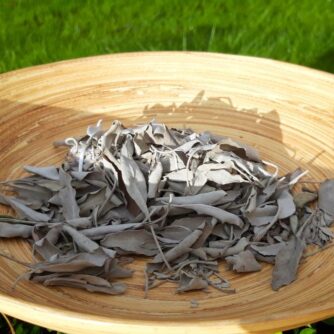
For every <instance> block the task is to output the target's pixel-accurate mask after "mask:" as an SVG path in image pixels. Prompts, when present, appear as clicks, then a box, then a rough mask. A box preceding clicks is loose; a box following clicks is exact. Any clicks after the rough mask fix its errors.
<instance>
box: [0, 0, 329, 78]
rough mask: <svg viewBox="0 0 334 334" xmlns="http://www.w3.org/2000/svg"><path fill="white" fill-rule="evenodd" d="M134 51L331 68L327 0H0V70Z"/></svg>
mask: <svg viewBox="0 0 334 334" xmlns="http://www.w3.org/2000/svg"><path fill="white" fill-rule="evenodd" d="M138 50H143V51H144V50H201V51H213V52H225V53H235V54H244V55H254V56H260V57H269V58H274V59H281V60H285V61H289V62H293V63H298V64H304V65H307V66H311V67H315V68H319V69H323V70H327V71H330V72H334V61H333V60H334V1H333V0H316V1H315V0H298V1H296V0H271V1H270V0H224V1H220V0H211V1H203V0H202V1H200V0H182V1H180V0H168V1H167V0H150V1H149V0H131V1H122V0H110V1H102V0H91V1H89V0H72V1H70V0H45V1H43V0H0V72H5V71H9V70H12V69H16V68H20V67H25V66H30V65H35V64H41V63H47V62H52V61H57V60H61V59H69V58H76V57H83V56H89V55H97V54H106V53H111V52H125V51H138Z"/></svg>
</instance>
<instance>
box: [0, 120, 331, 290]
mask: <svg viewBox="0 0 334 334" xmlns="http://www.w3.org/2000/svg"><path fill="white" fill-rule="evenodd" d="M56 145H57V146H59V145H65V146H68V147H69V151H68V154H67V156H66V159H65V161H64V162H63V164H62V165H61V166H60V167H59V168H58V167H53V166H51V167H33V166H26V167H25V170H26V171H27V172H29V173H31V176H28V177H25V178H22V179H18V180H11V181H5V182H2V185H3V187H5V189H7V190H10V191H11V192H12V193H14V194H15V196H9V195H1V194H0V203H2V204H5V205H9V206H11V207H12V208H13V209H14V210H15V212H16V214H17V218H14V217H8V216H1V217H0V237H2V238H13V237H22V238H27V239H28V240H29V241H30V242H31V244H32V249H33V252H34V254H38V255H39V257H40V258H41V259H42V260H41V261H40V262H37V263H35V264H30V265H27V266H28V267H29V270H28V272H27V274H26V278H28V279H30V280H32V281H35V282H40V283H43V284H45V285H62V286H71V287H77V288H82V289H86V290H88V291H92V292H102V293H108V294H120V293H123V292H124V291H125V289H126V286H125V285H124V284H122V283H119V282H117V281H116V280H117V279H118V278H122V277H129V276H131V275H132V271H131V270H129V269H126V268H125V267H123V266H122V265H121V264H122V263H124V262H126V258H125V257H124V256H126V255H141V256H148V257H151V259H150V261H149V262H148V264H147V267H146V270H145V276H146V283H145V289H146V290H147V289H150V288H153V287H155V286H158V285H160V284H161V283H163V282H170V281H173V282H176V283H177V284H178V288H177V292H179V293H181V292H186V291H191V290H202V289H207V288H208V287H209V286H212V287H214V288H216V289H218V290H221V291H223V292H226V293H230V292H233V291H234V290H233V289H231V287H230V285H229V282H228V281H227V280H225V279H224V278H223V277H222V276H221V275H220V274H219V272H218V261H219V260H221V259H224V260H225V261H226V263H227V264H228V265H229V267H230V269H231V270H234V271H236V272H241V273H245V272H254V271H259V270H261V264H260V262H267V263H272V264H274V269H273V279H272V288H273V289H274V290H277V289H279V288H280V287H282V286H284V285H287V284H289V283H291V282H292V281H294V280H295V278H296V273H297V269H298V265H299V262H300V260H301V258H302V256H303V252H304V250H305V247H306V246H307V245H309V244H316V245H318V246H320V247H322V246H324V245H325V244H326V243H327V242H328V241H329V240H331V238H332V237H333V234H332V232H331V230H330V229H329V226H330V225H331V223H332V222H333V220H334V180H326V181H324V182H323V183H322V184H321V185H320V188H319V191H318V192H317V193H315V192H311V191H303V192H299V193H297V194H295V195H293V194H292V191H291V190H292V188H293V186H294V185H295V184H296V183H297V182H298V181H299V179H300V178H301V177H302V176H303V175H304V174H305V173H303V172H302V171H301V170H299V169H297V170H295V171H294V172H292V173H290V174H287V175H285V176H283V177H279V176H278V172H277V168H276V172H275V173H270V172H268V170H267V168H266V167H267V165H270V166H272V167H273V166H274V165H273V164H270V163H268V162H265V161H262V160H261V159H260V157H259V154H258V152H257V151H256V150H255V149H253V148H251V147H248V146H247V145H244V144H241V143H239V142H236V141H234V140H232V139H230V138H226V137H220V136H216V135H213V134H211V133H208V132H203V133H200V134H198V133H195V132H193V131H192V130H191V129H182V130H178V129H173V128H171V129H169V128H168V127H166V125H164V124H160V123H157V122H155V121H152V122H150V123H149V124H144V125H141V126H137V127H134V128H125V127H123V126H122V124H121V123H120V122H118V121H115V122H113V123H112V125H111V127H110V128H109V129H108V130H107V131H104V130H103V129H102V125H101V121H99V122H98V123H97V125H96V126H89V127H88V130H87V134H86V135H85V136H83V137H82V138H79V139H78V138H67V139H66V140H64V141H61V142H57V143H56ZM274 167H275V166H274ZM6 193H7V194H8V192H6ZM316 200H318V201H317V205H316V206H314V205H313V206H309V203H312V202H315V201H316Z"/></svg>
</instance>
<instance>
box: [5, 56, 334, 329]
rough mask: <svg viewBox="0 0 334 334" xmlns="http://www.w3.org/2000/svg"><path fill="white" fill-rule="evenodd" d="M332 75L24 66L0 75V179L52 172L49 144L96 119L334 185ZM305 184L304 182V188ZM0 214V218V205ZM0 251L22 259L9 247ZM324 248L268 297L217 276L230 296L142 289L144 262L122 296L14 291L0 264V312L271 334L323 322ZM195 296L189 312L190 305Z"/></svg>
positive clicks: (327, 272)
mask: <svg viewBox="0 0 334 334" xmlns="http://www.w3.org/2000/svg"><path fill="white" fill-rule="evenodd" d="M333 90H334V76H333V75H330V74H326V73H323V72H319V71H315V70H311V69H307V68H304V67H300V66H295V65H290V64H285V63H281V62H277V61H272V60H266V59H259V58H250V57H240V56H229V55H220V54H210V53H189V52H162V53H130V54H116V55H111V56H100V57H92V58H83V59H78V60H71V61H64V62H59V63H54V64H48V65H43V66H37V67H31V68H27V69H23V70H18V71H14V72H10V73H6V74H3V75H1V76H0V149H1V151H0V152H1V153H0V158H1V159H0V167H1V168H0V179H1V180H4V179H10V178H14V177H18V176H22V175H24V173H23V172H22V166H23V165H24V164H36V165H46V164H53V163H59V162H60V161H61V160H62V158H63V156H64V150H63V149H55V148H53V147H52V145H51V143H52V141H54V140H56V139H62V138H64V137H67V136H69V135H76V134H81V133H82V132H83V131H85V128H86V126H87V125H89V124H92V123H95V122H96V121H97V120H98V119H100V118H101V119H103V120H104V121H105V126H106V127H107V126H108V125H109V124H110V122H111V121H112V120H114V119H119V120H121V121H122V122H124V123H125V124H126V125H133V124H136V123H141V122H147V121H149V120H151V119H152V118H156V119H158V120H160V121H162V122H166V123H167V124H168V125H170V126H174V127H183V126H186V127H192V128H194V129H196V130H210V131H213V132H215V133H218V134H224V135H227V136H231V137H233V138H235V139H239V140H242V141H243V142H246V143H248V144H251V145H254V146H256V147H257V148H258V149H259V150H260V152H261V153H262V157H263V158H264V159H266V160H269V161H274V162H277V163H278V164H279V166H280V170H281V172H282V173H283V172H286V171H288V170H292V169H294V168H296V167H297V166H301V167H302V168H304V169H308V170H309V178H310V179H314V180H322V179H323V178H325V177H334V132H333V124H334V123H333V122H334V94H333ZM310 186H311V185H310ZM1 212H6V209H5V208H4V207H2V208H1ZM0 250H1V252H6V253H8V254H11V255H12V256H14V257H16V258H18V259H20V260H23V261H30V260H31V256H30V247H29V245H28V244H27V243H25V242H23V241H20V240H9V241H4V240H1V241H0ZM333 255H334V247H332V248H329V249H327V250H326V251H324V252H322V253H320V254H317V255H316V256H314V257H310V258H307V259H306V261H305V262H304V263H303V264H302V266H301V269H300V271H299V274H298V280H297V281H296V282H295V283H293V284H291V285H290V286H288V287H285V288H283V289H281V291H279V292H274V291H272V290H271V288H270V279H271V270H272V268H271V267H270V266H265V267H264V269H263V271H262V272H260V273H253V274H249V275H233V274H232V273H230V272H226V270H225V269H224V266H223V265H222V266H221V267H222V273H223V275H225V276H226V277H227V278H229V279H230V280H231V282H232V285H233V287H235V288H236V289H237V294H235V295H223V294H221V293H220V292H218V291H213V290H210V292H209V293H203V292H193V293H189V294H184V295H176V294H174V286H173V285H168V284H166V285H162V286H161V288H159V289H156V290H152V291H150V293H149V296H148V298H147V299H144V298H143V296H144V291H143V282H144V277H143V267H144V260H143V259H139V260H137V261H136V262H135V263H134V264H133V265H132V266H133V267H134V268H135V269H136V273H135V275H134V277H133V278H132V279H130V280H128V281H127V283H128V285H129V289H128V291H127V293H126V294H125V295H123V296H103V295H99V294H90V293H86V292H83V291H78V290H75V289H70V288H46V287H43V286H41V285H37V284H33V283H29V282H21V283H19V285H18V286H17V288H16V290H14V291H12V289H11V286H12V283H13V281H14V280H15V279H16V278H17V277H18V275H20V274H22V273H23V272H24V268H23V267H22V266H20V265H18V264H15V263H11V262H9V261H8V260H6V259H3V258H1V259H0V283H1V284H0V311H1V312H4V313H7V314H9V315H12V316H15V317H18V318H21V319H23V320H26V321H30V322H33V323H36V324H39V325H42V326H46V327H48V328H52V329H57V330H60V331H64V332H67V333H82V334H85V333H95V334H99V333H101V334H102V333H119V334H125V333H127V334H128V333H138V334H140V333H145V334H151V333H152V334H153V333H155V334H159V333H168V332H173V333H175V334H178V333H192V334H195V333H203V332H205V333H207V334H209V333H215V334H218V333H231V334H233V333H249V332H251V333H273V332H274V331H275V330H277V329H285V328H292V327H296V326H298V325H301V324H306V323H310V322H312V321H316V320H319V319H322V318H325V317H329V316H333V315H334V285H333V281H334V261H333ZM192 299H196V300H197V301H198V303H199V306H198V307H197V308H191V307H190V306H191V304H190V301H191V300H192Z"/></svg>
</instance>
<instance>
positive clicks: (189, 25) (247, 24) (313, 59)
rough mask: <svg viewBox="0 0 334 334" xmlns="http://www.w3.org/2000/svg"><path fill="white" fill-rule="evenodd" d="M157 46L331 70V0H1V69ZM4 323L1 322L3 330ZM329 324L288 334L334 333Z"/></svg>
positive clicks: (33, 330) (20, 326) (22, 331)
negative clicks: (234, 55) (252, 57)
mask: <svg viewBox="0 0 334 334" xmlns="http://www.w3.org/2000/svg"><path fill="white" fill-rule="evenodd" d="M153 50H198V51H210V52H224V53H233V54H241V55H251V56H258V57H268V58H273V59H278V60H284V61H288V62H292V63H296V64H302V65H306V66H309V67H313V68H317V69H320V70H324V71H328V72H331V73H334V1H333V0H294V1H293V0H267V1H265V0H211V1H205V0H202V1H199V0H128V1H124V0H109V1H107V0H105V1H104V0H0V73H1V72H6V71H10V70H14V69H17V68H21V67H26V66H32V65H37V64H43V63H49V62H53V61H58V60H64V59H71V58H77V57H85V56H92V55H98V54H108V53H113V52H129V51H153ZM310 302H311V301H310ZM12 321H13V320H12ZM14 326H15V329H16V333H18V334H40V333H42V332H47V333H49V331H46V330H44V329H40V328H38V327H36V326H28V325H26V324H24V323H22V322H20V321H16V320H15V321H14ZM6 328H7V327H6V324H5V322H4V319H0V333H1V334H2V333H6V331H7V329H6ZM328 328H329V327H326V325H325V324H324V323H319V324H317V325H314V326H313V327H308V328H303V329H296V330H295V331H289V332H290V333H294V334H295V333H302V334H314V333H316V332H317V333H328V334H330V333H332V332H333V333H334V327H332V330H330V329H328ZM328 330H329V331H330V332H328Z"/></svg>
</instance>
